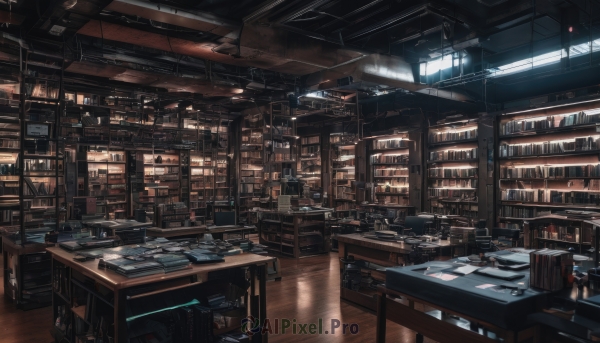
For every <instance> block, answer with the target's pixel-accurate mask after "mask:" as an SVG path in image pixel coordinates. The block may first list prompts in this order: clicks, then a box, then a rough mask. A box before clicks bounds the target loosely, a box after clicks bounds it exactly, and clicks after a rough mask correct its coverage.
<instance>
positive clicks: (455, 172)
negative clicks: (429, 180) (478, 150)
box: [429, 168, 479, 178]
mask: <svg viewBox="0 0 600 343" xmlns="http://www.w3.org/2000/svg"><path fill="white" fill-rule="evenodd" d="M478 169H479V168H431V169H429V177H443V178H459V177H477V171H478Z"/></svg>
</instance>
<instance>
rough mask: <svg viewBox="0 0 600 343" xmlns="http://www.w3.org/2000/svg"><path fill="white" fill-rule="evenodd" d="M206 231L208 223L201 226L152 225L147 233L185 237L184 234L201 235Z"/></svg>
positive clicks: (159, 235) (158, 235)
mask: <svg viewBox="0 0 600 343" xmlns="http://www.w3.org/2000/svg"><path fill="white" fill-rule="evenodd" d="M205 232H206V225H199V226H182V227H173V228H168V229H163V228H160V227H150V228H148V229H146V235H147V236H152V237H165V238H170V237H184V236H192V235H193V236H200V235H202V234H204V233H205Z"/></svg>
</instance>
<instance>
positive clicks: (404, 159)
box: [371, 155, 408, 164]
mask: <svg viewBox="0 0 600 343" xmlns="http://www.w3.org/2000/svg"><path fill="white" fill-rule="evenodd" d="M371 163H392V164H398V163H402V164H407V163H408V155H373V156H371Z"/></svg>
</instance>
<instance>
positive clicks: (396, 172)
mask: <svg viewBox="0 0 600 343" xmlns="http://www.w3.org/2000/svg"><path fill="white" fill-rule="evenodd" d="M373 175H374V176H390V177H392V176H408V169H375V170H374V171H373Z"/></svg>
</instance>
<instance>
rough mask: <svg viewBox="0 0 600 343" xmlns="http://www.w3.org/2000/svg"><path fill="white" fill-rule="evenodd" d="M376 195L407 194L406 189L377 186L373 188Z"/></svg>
mask: <svg viewBox="0 0 600 343" xmlns="http://www.w3.org/2000/svg"><path fill="white" fill-rule="evenodd" d="M375 192H377V193H393V194H394V193H395V194H408V187H390V186H377V187H375Z"/></svg>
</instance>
